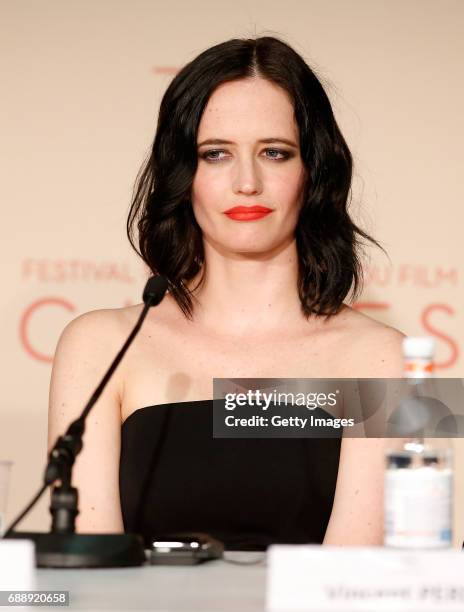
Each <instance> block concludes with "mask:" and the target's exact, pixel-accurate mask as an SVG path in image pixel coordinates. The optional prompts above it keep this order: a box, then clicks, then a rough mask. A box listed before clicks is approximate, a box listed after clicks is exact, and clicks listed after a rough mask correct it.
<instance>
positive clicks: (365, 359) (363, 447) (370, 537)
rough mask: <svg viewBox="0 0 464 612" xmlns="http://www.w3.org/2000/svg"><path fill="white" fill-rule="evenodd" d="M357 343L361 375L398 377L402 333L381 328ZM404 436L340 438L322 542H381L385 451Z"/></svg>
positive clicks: (363, 543) (342, 543)
mask: <svg viewBox="0 0 464 612" xmlns="http://www.w3.org/2000/svg"><path fill="white" fill-rule="evenodd" d="M369 336H370V337H367V338H364V339H362V340H361V341H360V342H359V345H358V347H356V349H357V350H356V353H357V355H356V359H357V362H358V364H359V368H360V369H361V371H362V372H363V377H366V378H371V377H372V378H373V377H379V378H401V377H402V375H403V363H402V354H401V341H402V338H403V336H402V334H400V333H399V332H397V331H396V330H393V329H390V328H380V329H379V330H378V331H377V332H373V333H372V334H369ZM402 444H403V440H401V439H394V438H387V439H384V438H367V439H366V438H343V440H342V444H341V450H340V463H339V469H338V477H337V486H336V491H335V497H334V503H333V508H332V513H331V516H330V520H329V524H328V526H327V530H326V534H325V538H324V544H329V545H336V546H343V545H345V546H357V545H358V546H360V545H367V546H368V545H373V546H381V545H382V544H383V521H384V512H383V495H384V472H385V453H386V452H387V450H389V449H392V448H397V447H399V446H401V445H402Z"/></svg>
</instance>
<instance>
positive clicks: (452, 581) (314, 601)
mask: <svg viewBox="0 0 464 612" xmlns="http://www.w3.org/2000/svg"><path fill="white" fill-rule="evenodd" d="M266 609H267V610H268V612H292V611H294V610H299V611H302V610H307V611H308V612H310V611H314V612H315V611H317V612H324V611H326V610H330V611H331V612H338V611H340V612H348V611H350V612H355V611H356V612H358V611H365V610H369V612H372V610H376V611H387V610H388V611H389V612H393V611H395V610H401V611H402V612H405V611H409V612H412V611H416V610H420V611H421V612H425V611H426V610H428V611H431V610H433V611H434V612H439V611H441V610H464V554H463V553H461V552H460V551H459V550H456V549H453V550H446V551H437V550H429V551H398V550H392V549H386V548H380V547H379V548H376V547H365V548H361V547H360V548H348V547H346V548H345V547H340V548H338V547H331V546H310V545H302V546H272V547H271V548H270V549H269V552H268V571H267V593H266Z"/></svg>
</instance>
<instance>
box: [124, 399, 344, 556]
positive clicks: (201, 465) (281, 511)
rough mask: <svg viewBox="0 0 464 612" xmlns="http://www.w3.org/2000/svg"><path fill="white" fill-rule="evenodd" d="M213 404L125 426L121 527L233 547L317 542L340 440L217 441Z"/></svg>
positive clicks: (169, 408)
mask: <svg viewBox="0 0 464 612" xmlns="http://www.w3.org/2000/svg"><path fill="white" fill-rule="evenodd" d="M212 429H213V402H212V400H202V401H195V402H181V403H175V404H161V405H156V406H147V407H145V408H141V409H139V410H136V411H135V412H134V413H132V414H131V415H130V416H129V417H128V418H127V419H126V421H125V422H124V423H123V425H122V440H121V458H120V468H119V483H120V496H121V506H122V513H123V519H124V528H125V530H126V531H127V532H135V533H139V534H141V535H142V536H144V537H145V538H147V539H148V538H150V536H151V535H153V534H161V533H166V534H167V533H176V532H184V531H197V532H198V531H201V532H206V533H209V534H210V535H212V536H214V537H216V538H218V539H219V540H222V541H223V542H224V544H225V546H226V548H227V549H229V550H233V549H242V550H263V549H265V548H266V547H267V546H269V545H270V544H274V543H293V544H296V543H321V542H322V540H323V538H324V534H325V530H326V527H327V523H328V521H329V518H330V513H331V510H332V504H333V498H334V492H335V484H336V479H337V473H338V463H339V455H340V443H341V440H340V438H325V439H322V438H321V439H314V438H312V439H295V438H294V439H289V438H277V439H276V438H267V439H257V438H251V439H250V438H248V439H221V438H213V433H212Z"/></svg>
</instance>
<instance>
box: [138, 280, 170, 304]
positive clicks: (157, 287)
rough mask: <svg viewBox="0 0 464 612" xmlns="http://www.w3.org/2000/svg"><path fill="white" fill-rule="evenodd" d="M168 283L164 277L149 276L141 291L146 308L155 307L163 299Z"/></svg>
mask: <svg viewBox="0 0 464 612" xmlns="http://www.w3.org/2000/svg"><path fill="white" fill-rule="evenodd" d="M167 288H168V281H167V280H166V279H165V278H164V276H159V275H158V276H151V277H150V278H149V279H148V281H147V284H146V285H145V289H144V290H143V301H144V303H145V304H146V305H147V306H156V305H157V304H159V303H160V302H161V300H162V299H163V298H164V295H165V293H166V291H167Z"/></svg>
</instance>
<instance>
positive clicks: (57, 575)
mask: <svg viewBox="0 0 464 612" xmlns="http://www.w3.org/2000/svg"><path fill="white" fill-rule="evenodd" d="M226 556H227V558H228V559H231V560H235V561H239V560H243V561H247V562H250V561H253V560H258V561H259V564H254V565H237V564H235V563H233V564H232V563H227V562H226V561H223V560H215V561H208V562H206V563H202V564H200V565H193V566H159V565H158V566H143V567H138V568H118V569H81V570H73V569H71V570H70V569H38V570H37V590H55V591H69V597H70V606H69V608H68V607H53V608H52V607H48V606H47V607H46V608H44V607H38V608H31V610H32V609H37V610H54V611H55V612H58V611H59V610H63V611H65V610H120V611H124V612H128V611H130V610H154V611H156V612H161V611H162V612H171V611H176V612H177V611H186V610H188V611H189V612H193V611H194V612H212V611H214V612H222V611H224V612H256V611H258V610H260V611H262V610H264V609H265V582H266V565H265V554H264V553H243V552H237V553H233V552H228V553H226ZM11 609H13V608H11ZM18 609H20V608H18Z"/></svg>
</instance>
